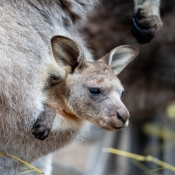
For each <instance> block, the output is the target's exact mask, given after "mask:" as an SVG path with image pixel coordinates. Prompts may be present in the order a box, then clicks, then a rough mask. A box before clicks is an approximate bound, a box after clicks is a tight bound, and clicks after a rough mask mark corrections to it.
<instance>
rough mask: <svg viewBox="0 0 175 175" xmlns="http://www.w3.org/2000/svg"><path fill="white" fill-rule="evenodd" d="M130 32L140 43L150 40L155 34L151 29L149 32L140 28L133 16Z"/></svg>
mask: <svg viewBox="0 0 175 175" xmlns="http://www.w3.org/2000/svg"><path fill="white" fill-rule="evenodd" d="M131 32H132V34H133V36H134V37H135V38H136V39H137V41H138V42H139V43H140V44H145V43H148V42H150V41H151V40H152V39H153V38H154V36H155V34H156V33H154V32H153V31H151V32H150V30H144V29H141V28H140V27H139V26H138V25H137V23H136V22H135V19H134V18H133V23H132V29H131Z"/></svg>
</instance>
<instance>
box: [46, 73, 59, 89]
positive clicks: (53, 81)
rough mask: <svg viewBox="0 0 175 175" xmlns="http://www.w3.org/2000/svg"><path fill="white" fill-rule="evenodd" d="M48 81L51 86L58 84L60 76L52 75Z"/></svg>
mask: <svg viewBox="0 0 175 175" xmlns="http://www.w3.org/2000/svg"><path fill="white" fill-rule="evenodd" d="M48 83H49V85H50V86H54V85H57V84H58V83H60V77H59V76H55V75H50V77H49V81H48Z"/></svg>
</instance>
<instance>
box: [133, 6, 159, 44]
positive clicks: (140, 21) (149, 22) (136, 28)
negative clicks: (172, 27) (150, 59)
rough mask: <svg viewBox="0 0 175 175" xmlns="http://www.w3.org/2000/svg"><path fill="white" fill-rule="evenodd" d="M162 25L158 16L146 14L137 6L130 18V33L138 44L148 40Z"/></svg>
mask: <svg viewBox="0 0 175 175" xmlns="http://www.w3.org/2000/svg"><path fill="white" fill-rule="evenodd" d="M161 27H162V22H161V20H160V18H159V17H158V16H155V15H153V16H149V17H148V16H147V13H146V11H145V10H144V9H141V8H139V9H138V11H137V13H136V14H135V15H134V18H133V20H132V30H131V31H132V34H133V36H134V37H135V38H136V39H137V41H138V42H139V43H140V44H145V43H148V42H150V41H151V40H152V39H153V38H154V37H155V35H156V33H157V32H158V31H159V29H160V28H161Z"/></svg>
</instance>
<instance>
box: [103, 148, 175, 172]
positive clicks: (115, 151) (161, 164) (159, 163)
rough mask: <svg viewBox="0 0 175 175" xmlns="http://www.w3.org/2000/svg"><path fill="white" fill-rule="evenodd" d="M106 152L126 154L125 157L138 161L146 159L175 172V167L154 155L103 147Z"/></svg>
mask: <svg viewBox="0 0 175 175" xmlns="http://www.w3.org/2000/svg"><path fill="white" fill-rule="evenodd" d="M103 151H104V152H109V153H113V154H117V155H120V156H124V157H128V158H131V159H135V160H137V161H146V162H153V163H155V164H157V165H159V166H161V167H162V168H164V169H169V170H171V171H173V172H175V167H174V166H172V165H170V164H168V163H166V162H163V161H161V160H159V159H157V158H155V157H153V156H150V155H148V156H141V155H138V154H133V153H129V152H125V151H121V150H118V149H113V148H104V149H103Z"/></svg>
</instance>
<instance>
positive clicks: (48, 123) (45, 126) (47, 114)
mask: <svg viewBox="0 0 175 175" xmlns="http://www.w3.org/2000/svg"><path fill="white" fill-rule="evenodd" d="M55 115H56V112H55V109H54V108H52V107H51V106H48V105H45V106H44V111H43V112H42V113H41V114H40V116H39V118H38V119H37V121H36V122H35V124H34V125H33V130H34V131H33V132H32V134H33V135H35V137H36V138H37V139H39V140H44V139H45V138H47V137H48V135H49V133H50V130H51V128H52V124H53V120H54V118H55Z"/></svg>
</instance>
